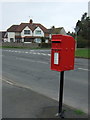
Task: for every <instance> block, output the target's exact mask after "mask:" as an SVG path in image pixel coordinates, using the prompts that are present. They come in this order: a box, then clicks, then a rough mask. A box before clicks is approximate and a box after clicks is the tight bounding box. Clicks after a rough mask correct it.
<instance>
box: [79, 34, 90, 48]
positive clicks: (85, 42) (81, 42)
mask: <svg viewBox="0 0 90 120" xmlns="http://www.w3.org/2000/svg"><path fill="white" fill-rule="evenodd" d="M89 43H90V41H88V40H86V39H84V38H83V37H81V36H78V37H77V47H78V48H87V47H90V44H89Z"/></svg>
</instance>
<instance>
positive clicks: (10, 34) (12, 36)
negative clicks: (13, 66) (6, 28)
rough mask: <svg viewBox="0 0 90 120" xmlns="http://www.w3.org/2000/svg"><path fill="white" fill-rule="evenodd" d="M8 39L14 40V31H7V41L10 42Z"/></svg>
mask: <svg viewBox="0 0 90 120" xmlns="http://www.w3.org/2000/svg"><path fill="white" fill-rule="evenodd" d="M10 39H13V41H14V42H15V32H8V42H10Z"/></svg>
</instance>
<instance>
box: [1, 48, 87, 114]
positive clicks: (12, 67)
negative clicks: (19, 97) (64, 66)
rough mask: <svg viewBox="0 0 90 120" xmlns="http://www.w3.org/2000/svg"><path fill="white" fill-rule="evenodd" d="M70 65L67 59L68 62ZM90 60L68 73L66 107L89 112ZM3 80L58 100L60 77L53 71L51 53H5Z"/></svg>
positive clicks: (3, 57)
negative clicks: (51, 68) (89, 73)
mask: <svg viewBox="0 0 90 120" xmlns="http://www.w3.org/2000/svg"><path fill="white" fill-rule="evenodd" d="M67 62H68V59H67ZM88 71H89V70H88V60H87V59H79V58H78V59H77V58H76V59H75V69H74V70H71V71H66V72H65V82H64V83H65V84H64V104H67V105H69V106H71V107H74V108H77V109H81V110H83V111H84V112H86V113H87V112H88ZM2 75H3V80H4V81H7V82H8V83H10V84H17V85H19V86H22V87H25V88H29V89H31V90H33V91H37V92H38V93H40V94H43V95H45V96H48V97H50V98H52V99H54V100H58V91H59V76H60V73H59V72H56V71H51V70H50V50H28V49H3V50H2Z"/></svg>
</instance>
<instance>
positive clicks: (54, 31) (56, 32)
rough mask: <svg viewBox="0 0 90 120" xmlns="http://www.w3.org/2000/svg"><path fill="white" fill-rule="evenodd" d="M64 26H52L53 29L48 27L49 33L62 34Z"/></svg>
mask: <svg viewBox="0 0 90 120" xmlns="http://www.w3.org/2000/svg"><path fill="white" fill-rule="evenodd" d="M62 28H63V27H59V28H51V29H48V30H49V33H51V34H60V31H61V29H62Z"/></svg>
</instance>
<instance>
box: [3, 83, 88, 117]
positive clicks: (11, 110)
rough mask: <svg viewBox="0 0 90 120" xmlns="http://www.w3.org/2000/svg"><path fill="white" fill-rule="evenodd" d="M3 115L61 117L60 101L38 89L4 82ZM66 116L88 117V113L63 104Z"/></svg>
mask: <svg viewBox="0 0 90 120" xmlns="http://www.w3.org/2000/svg"><path fill="white" fill-rule="evenodd" d="M2 92H3V95H2V100H3V102H2V117H3V118H59V117H57V116H56V114H57V113H58V102H57V101H56V100H53V99H51V98H49V97H46V96H44V95H42V94H39V93H38V92H36V91H32V90H31V89H28V88H23V87H21V86H18V85H14V84H10V83H7V82H5V81H3V83H2ZM63 110H65V112H64V118H87V117H88V116H87V114H85V113H83V112H79V113H77V112H78V110H76V109H74V108H71V107H69V106H67V105H63Z"/></svg>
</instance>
